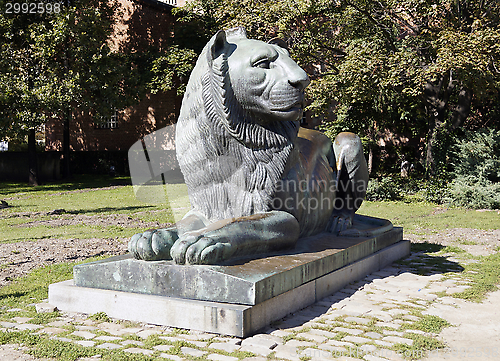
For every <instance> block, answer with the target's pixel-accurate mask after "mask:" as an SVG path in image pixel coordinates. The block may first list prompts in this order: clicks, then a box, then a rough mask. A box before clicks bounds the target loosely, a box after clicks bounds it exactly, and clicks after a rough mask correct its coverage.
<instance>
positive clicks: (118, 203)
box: [0, 176, 189, 243]
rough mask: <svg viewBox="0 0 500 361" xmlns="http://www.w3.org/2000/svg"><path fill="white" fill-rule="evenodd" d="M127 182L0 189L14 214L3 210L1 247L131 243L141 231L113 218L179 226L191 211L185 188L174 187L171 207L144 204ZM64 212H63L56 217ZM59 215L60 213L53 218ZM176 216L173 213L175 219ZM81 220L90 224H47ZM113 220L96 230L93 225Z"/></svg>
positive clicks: (98, 179) (102, 179)
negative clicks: (48, 241)
mask: <svg viewBox="0 0 500 361" xmlns="http://www.w3.org/2000/svg"><path fill="white" fill-rule="evenodd" d="M117 183H121V184H124V183H125V184H130V180H129V179H128V178H109V177H89V176H84V177H81V178H79V180H78V181H76V182H70V183H58V184H52V185H43V186H38V187H28V186H26V185H24V184H17V183H0V199H3V200H5V201H7V202H8V204H9V205H10V207H9V208H6V209H2V210H0V243H3V242H19V241H26V240H31V241H36V240H37V239H42V238H59V239H65V238H80V239H87V238H106V237H129V236H130V235H132V234H134V233H137V232H139V231H141V230H142V229H141V228H137V227H136V228H134V227H132V228H127V227H123V226H120V225H119V224H115V223H116V222H113V217H115V216H116V215H128V216H129V217H131V218H133V219H137V220H141V221H144V222H160V223H167V222H174V217H173V214H175V219H179V218H180V217H181V215H182V214H183V213H185V212H187V210H188V209H189V201H188V198H187V189H186V186H185V185H182V184H173V185H170V186H169V191H168V196H169V200H170V204H171V205H169V204H158V205H153V204H145V203H143V202H141V201H139V200H137V199H136V197H135V195H134V189H133V187H132V186H131V185H126V186H113V185H114V184H117ZM57 210H64V211H57ZM54 211H56V212H54ZM173 212H174V213H173ZM78 215H85V216H88V217H86V218H83V219H84V220H86V222H82V223H79V224H69V225H64V226H57V227H54V226H51V225H50V223H49V224H47V222H44V221H48V220H70V219H72V218H75V217H76V216H78ZM98 218H100V219H106V220H109V222H107V223H106V224H104V225H103V224H102V223H100V224H98V225H95V224H93V222H92V220H94V219H98Z"/></svg>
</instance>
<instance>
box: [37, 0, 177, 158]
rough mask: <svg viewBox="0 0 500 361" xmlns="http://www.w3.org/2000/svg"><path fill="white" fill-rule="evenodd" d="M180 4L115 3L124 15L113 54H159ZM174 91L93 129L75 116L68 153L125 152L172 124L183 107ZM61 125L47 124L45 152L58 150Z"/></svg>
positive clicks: (89, 121)
mask: <svg viewBox="0 0 500 361" xmlns="http://www.w3.org/2000/svg"><path fill="white" fill-rule="evenodd" d="M177 1H183V0H166V1H157V0H119V3H120V6H121V7H122V10H123V17H121V18H120V19H117V22H116V25H115V29H116V34H121V35H116V36H114V38H113V39H111V47H112V48H113V49H114V50H117V51H120V50H128V51H140V50H141V49H143V48H146V47H147V46H148V45H153V46H155V47H156V48H157V49H159V50H161V49H162V48H165V47H166V45H167V43H168V40H169V38H171V37H172V36H173V24H174V18H173V16H172V13H171V10H172V8H173V7H174V6H175V5H177ZM181 100H182V99H181V98H180V97H179V96H177V95H176V92H175V91H170V92H165V93H158V94H155V95H153V94H148V95H147V96H146V97H145V98H144V99H142V100H141V102H140V103H139V104H137V105H135V106H132V107H129V108H126V109H117V111H116V114H115V116H113V117H112V118H111V119H109V120H108V122H107V123H106V124H101V125H97V124H95V123H94V121H93V120H92V118H91V117H90V116H88V115H85V114H83V113H77V112H76V111H75V113H74V114H73V119H72V121H71V122H70V129H69V131H70V149H71V150H72V151H127V150H128V149H129V148H130V146H131V145H132V144H133V143H134V142H136V141H137V140H138V139H140V138H141V137H143V136H145V135H147V134H149V133H151V132H153V131H155V130H157V129H161V128H163V127H165V126H167V125H169V124H172V123H175V121H176V119H177V116H178V113H179V110H180V104H181ZM62 142H63V122H61V121H50V122H48V123H47V124H46V126H45V149H46V150H47V151H61V150H62V147H63V145H62Z"/></svg>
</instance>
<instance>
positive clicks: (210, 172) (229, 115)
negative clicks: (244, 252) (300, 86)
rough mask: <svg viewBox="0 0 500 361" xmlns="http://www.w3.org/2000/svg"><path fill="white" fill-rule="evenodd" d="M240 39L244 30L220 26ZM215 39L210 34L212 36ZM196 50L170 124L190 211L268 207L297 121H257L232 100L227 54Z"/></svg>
mask: <svg viewBox="0 0 500 361" xmlns="http://www.w3.org/2000/svg"><path fill="white" fill-rule="evenodd" d="M226 36H227V39H228V43H229V44H232V43H231V40H233V41H237V40H239V39H246V34H245V31H244V29H242V28H237V29H233V30H231V31H226ZM214 38H215V37H214ZM214 38H212V40H211V41H210V42H209V43H208V44H207V46H206V47H205V48H204V50H203V51H202V53H201V55H200V57H199V58H198V61H197V63H196V66H195V68H194V69H193V72H192V74H191V77H190V79H189V82H188V85H187V88H186V93H185V96H184V99H183V102H182V107H181V112H180V116H179V120H178V123H177V129H176V147H177V159H178V161H179V165H180V168H181V171H182V173H183V175H184V179H185V181H186V184H187V186H188V193H189V200H190V202H191V206H192V207H193V209H194V210H197V211H199V212H201V213H202V214H204V215H205V216H206V217H207V219H208V220H210V221H215V220H220V219H226V218H232V217H241V216H247V215H251V214H254V213H256V212H266V211H269V210H271V204H272V199H273V195H274V194H275V191H276V189H277V187H278V182H279V181H280V179H281V178H282V176H283V173H284V172H285V169H286V166H287V161H288V159H289V158H290V156H291V153H292V150H293V147H294V145H293V144H294V141H295V139H296V137H297V133H298V129H299V123H298V122H297V121H282V122H272V123H268V124H264V123H261V122H260V121H259V119H256V118H255V117H254V115H253V114H250V113H249V112H247V111H245V110H244V109H243V108H242V106H241V105H240V104H239V103H238V101H237V100H236V97H235V94H234V92H233V87H232V85H231V81H230V77H229V68H228V57H229V56H230V55H228V54H227V53H226V52H224V53H222V54H221V55H219V56H218V57H217V58H215V59H210V46H211V44H213V42H214Z"/></svg>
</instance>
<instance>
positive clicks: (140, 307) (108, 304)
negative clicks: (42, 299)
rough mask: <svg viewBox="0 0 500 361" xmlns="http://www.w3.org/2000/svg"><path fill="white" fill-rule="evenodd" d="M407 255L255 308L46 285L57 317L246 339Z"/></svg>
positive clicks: (397, 248) (373, 259) (367, 263)
mask: <svg viewBox="0 0 500 361" xmlns="http://www.w3.org/2000/svg"><path fill="white" fill-rule="evenodd" d="M409 253H410V242H409V241H399V242H397V243H394V244H392V245H390V246H387V247H385V248H383V249H382V250H379V251H378V252H375V253H373V254H371V255H369V256H367V257H364V258H362V259H360V260H357V261H355V262H354V263H352V264H349V265H347V266H344V267H342V268H340V269H337V270H335V271H333V272H330V273H328V274H326V275H324V276H321V277H318V278H316V279H314V280H312V281H309V282H307V283H304V284H302V285H300V286H298V287H296V288H293V289H291V290H289V291H287V292H284V293H281V294H279V295H277V296H275V297H272V298H270V299H267V300H265V301H263V302H261V303H259V304H257V305H241V304H231V303H222V302H212V301H202V300H190V299H183V298H178V297H171V296H170V297H169V296H157V295H148V294H140V293H133V292H124V291H115V290H105V289H98V288H89V287H81V286H75V285H74V283H73V280H69V281H64V282H60V283H55V284H52V285H50V286H49V303H50V304H52V305H54V306H56V307H57V308H58V309H59V310H61V311H67V312H81V313H88V314H93V313H97V312H105V313H106V314H107V315H108V316H110V317H114V318H119V319H126V320H131V321H136V322H147V323H152V324H157V325H165V326H172V327H178V328H187V329H195V330H201V331H205V332H213V333H219V334H226V335H232V336H238V337H247V336H249V335H251V334H253V333H255V332H256V331H258V330H260V329H261V328H263V327H265V326H267V325H269V324H270V323H271V322H273V321H276V320H278V319H281V318H283V317H285V316H286V315H287V314H289V313H292V312H295V311H297V310H299V309H301V308H304V307H307V306H309V305H311V304H313V303H315V302H316V301H319V300H320V299H322V298H324V297H326V296H328V295H331V294H333V293H335V292H336V291H338V290H339V289H341V288H342V287H344V286H345V285H347V284H348V283H350V282H353V281H356V280H359V279H361V278H363V277H364V276H366V275H368V274H370V273H372V272H376V271H378V270H380V269H381V268H383V267H385V266H387V265H389V264H390V263H392V262H394V261H395V260H398V259H400V258H403V257H405V256H407V255H409Z"/></svg>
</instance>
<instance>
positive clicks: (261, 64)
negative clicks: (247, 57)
mask: <svg viewBox="0 0 500 361" xmlns="http://www.w3.org/2000/svg"><path fill="white" fill-rule="evenodd" d="M252 66H253V67H256V68H262V69H269V68H270V67H271V60H269V59H267V58H264V59H259V60H257V61H256V62H255V63H253V65H252Z"/></svg>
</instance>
